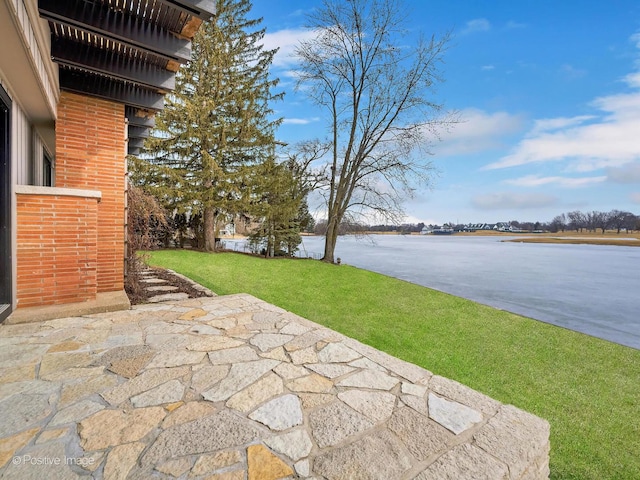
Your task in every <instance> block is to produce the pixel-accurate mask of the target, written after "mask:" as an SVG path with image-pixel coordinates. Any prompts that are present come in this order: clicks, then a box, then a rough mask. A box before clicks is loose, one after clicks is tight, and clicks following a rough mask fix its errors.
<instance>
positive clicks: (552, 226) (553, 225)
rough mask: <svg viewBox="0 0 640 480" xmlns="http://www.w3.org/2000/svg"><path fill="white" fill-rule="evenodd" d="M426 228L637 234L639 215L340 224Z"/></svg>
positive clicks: (319, 227) (360, 228)
mask: <svg viewBox="0 0 640 480" xmlns="http://www.w3.org/2000/svg"><path fill="white" fill-rule="evenodd" d="M425 226H426V227H427V228H428V229H435V228H442V227H445V228H452V229H454V230H456V231H465V230H498V229H501V230H502V229H504V227H505V226H507V227H511V228H512V229H514V230H520V231H529V232H535V231H546V232H551V233H557V232H565V231H568V230H569V231H572V230H574V231H576V232H598V231H601V232H602V233H604V232H605V231H607V230H615V231H616V232H618V233H620V232H623V231H626V232H633V231H640V215H635V214H633V213H631V212H626V211H622V210H611V211H610V212H600V211H595V210H594V211H590V212H581V211H578V210H574V211H571V212H567V213H562V214H560V215H557V216H556V217H554V218H553V220H551V221H550V222H527V221H519V220H511V221H510V222H498V223H469V224H462V223H456V222H447V223H445V224H444V225H432V224H429V225H426V224H425V223H424V222H420V223H403V224H401V225H367V224H365V223H359V222H353V221H350V222H346V221H345V222H343V223H342V224H341V225H340V232H339V234H340V235H345V234H358V233H365V232H397V233H401V234H411V233H419V232H421V231H422V230H423V229H424V228H425ZM326 228H327V222H326V220H319V221H318V222H316V224H315V226H314V228H313V233H315V234H316V235H324V232H325V231H326Z"/></svg>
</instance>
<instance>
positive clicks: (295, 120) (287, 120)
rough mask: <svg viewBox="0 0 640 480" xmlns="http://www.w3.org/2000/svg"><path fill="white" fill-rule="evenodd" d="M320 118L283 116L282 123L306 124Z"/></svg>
mask: <svg viewBox="0 0 640 480" xmlns="http://www.w3.org/2000/svg"><path fill="white" fill-rule="evenodd" d="M318 120H320V118H319V117H313V118H285V119H284V120H283V121H282V123H283V124H285V125H308V124H309V123H312V122H317V121H318Z"/></svg>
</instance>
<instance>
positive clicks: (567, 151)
mask: <svg viewBox="0 0 640 480" xmlns="http://www.w3.org/2000/svg"><path fill="white" fill-rule="evenodd" d="M632 39H633V41H635V42H637V45H638V48H640V34H636V35H634V36H633V37H632ZM622 80H623V81H624V82H625V83H626V84H627V85H628V86H629V87H630V88H631V89H632V91H631V92H630V93H620V94H617V95H608V96H604V97H599V98H596V99H595V100H593V101H592V102H591V106H592V107H593V108H594V109H595V110H596V112H595V113H594V114H593V115H582V116H578V117H570V118H566V117H559V118H551V119H543V120H538V121H537V122H536V123H535V125H534V127H533V129H532V130H531V131H530V132H529V133H528V134H527V135H526V136H525V138H524V139H523V140H521V141H520V143H519V144H518V145H517V146H516V147H515V148H514V149H513V150H512V151H511V153H509V154H508V155H506V156H504V157H502V158H501V159H499V160H498V161H497V162H494V163H491V164H489V165H487V166H485V167H484V169H485V170H493V169H500V168H508V167H515V166H520V165H527V164H532V163H543V162H565V163H567V164H568V167H567V170H568V171H577V172H588V171H593V170H598V169H601V168H608V167H619V166H622V165H624V164H626V163H629V162H634V161H638V160H640V142H639V141H638V132H640V71H637V72H633V73H631V74H630V75H627V76H626V77H624V78H623V79H622Z"/></svg>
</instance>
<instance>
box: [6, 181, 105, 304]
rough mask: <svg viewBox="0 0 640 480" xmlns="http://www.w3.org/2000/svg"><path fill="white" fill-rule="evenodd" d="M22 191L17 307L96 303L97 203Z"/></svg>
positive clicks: (19, 198)
mask: <svg viewBox="0 0 640 480" xmlns="http://www.w3.org/2000/svg"><path fill="white" fill-rule="evenodd" d="M21 188H22V187H21ZM26 189H29V190H33V192H29V193H20V192H18V194H17V195H16V204H17V224H18V228H17V240H18V248H17V265H18V279H17V292H16V295H17V299H18V308H23V307H32V306H39V305H57V304H62V303H73V302H83V301H87V300H93V299H95V298H96V265H97V259H98V254H97V249H96V245H97V239H98V234H97V225H98V198H96V197H86V196H80V195H77V196H76V195H73V196H71V195H64V194H58V193H62V192H60V191H59V190H60V189H57V188H56V189H47V188H46V187H26ZM37 190H42V191H45V190H47V193H46V194H42V193H38V192H37ZM53 192H57V193H54V194H52V193H53Z"/></svg>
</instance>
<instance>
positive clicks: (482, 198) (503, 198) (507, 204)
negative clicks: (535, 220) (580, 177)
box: [471, 192, 558, 210]
mask: <svg viewBox="0 0 640 480" xmlns="http://www.w3.org/2000/svg"><path fill="white" fill-rule="evenodd" d="M471 202H472V203H473V205H474V206H475V207H477V208H481V209H483V210H502V209H518V210H521V209H523V210H525V209H531V208H542V207H551V206H554V205H556V204H557V203H558V199H557V198H556V197H555V196H553V195H547V194H544V193H517V192H495V193H489V194H485V195H476V196H475V197H473V198H472V199H471Z"/></svg>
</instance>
